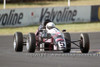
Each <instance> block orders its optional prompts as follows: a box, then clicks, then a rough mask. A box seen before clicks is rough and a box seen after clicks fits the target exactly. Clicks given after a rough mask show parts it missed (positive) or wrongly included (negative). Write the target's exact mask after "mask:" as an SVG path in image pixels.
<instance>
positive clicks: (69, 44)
mask: <svg viewBox="0 0 100 67" xmlns="http://www.w3.org/2000/svg"><path fill="white" fill-rule="evenodd" d="M64 37H65V40H66V49H65V50H63V52H64V53H69V52H70V51H71V37H70V34H69V33H68V32H64Z"/></svg>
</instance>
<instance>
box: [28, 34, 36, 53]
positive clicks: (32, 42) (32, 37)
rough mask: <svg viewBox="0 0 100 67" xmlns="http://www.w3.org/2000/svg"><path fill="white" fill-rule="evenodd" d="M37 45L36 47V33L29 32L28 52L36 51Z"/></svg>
mask: <svg viewBox="0 0 100 67" xmlns="http://www.w3.org/2000/svg"><path fill="white" fill-rule="evenodd" d="M35 47H36V39H35V34H34V33H29V34H28V37H27V44H26V48H27V50H28V52H30V53H34V52H35Z"/></svg>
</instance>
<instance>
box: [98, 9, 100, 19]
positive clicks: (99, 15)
mask: <svg viewBox="0 0 100 67" xmlns="http://www.w3.org/2000/svg"><path fill="white" fill-rule="evenodd" d="M98 19H99V20H100V7H99V8H98Z"/></svg>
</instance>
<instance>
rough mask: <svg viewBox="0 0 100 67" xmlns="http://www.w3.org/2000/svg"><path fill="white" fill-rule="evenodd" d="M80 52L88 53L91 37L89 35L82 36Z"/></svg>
mask: <svg viewBox="0 0 100 67" xmlns="http://www.w3.org/2000/svg"><path fill="white" fill-rule="evenodd" d="M80 39H81V41H80V50H81V52H82V53H88V52H89V48H90V42H89V36H88V34H87V33H83V34H81V35H80Z"/></svg>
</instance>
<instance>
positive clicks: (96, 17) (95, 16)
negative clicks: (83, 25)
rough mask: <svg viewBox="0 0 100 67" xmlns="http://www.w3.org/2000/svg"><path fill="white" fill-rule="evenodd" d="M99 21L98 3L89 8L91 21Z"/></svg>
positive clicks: (99, 9)
mask: <svg viewBox="0 0 100 67" xmlns="http://www.w3.org/2000/svg"><path fill="white" fill-rule="evenodd" d="M97 21H100V5H96V6H92V8H91V22H97Z"/></svg>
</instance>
